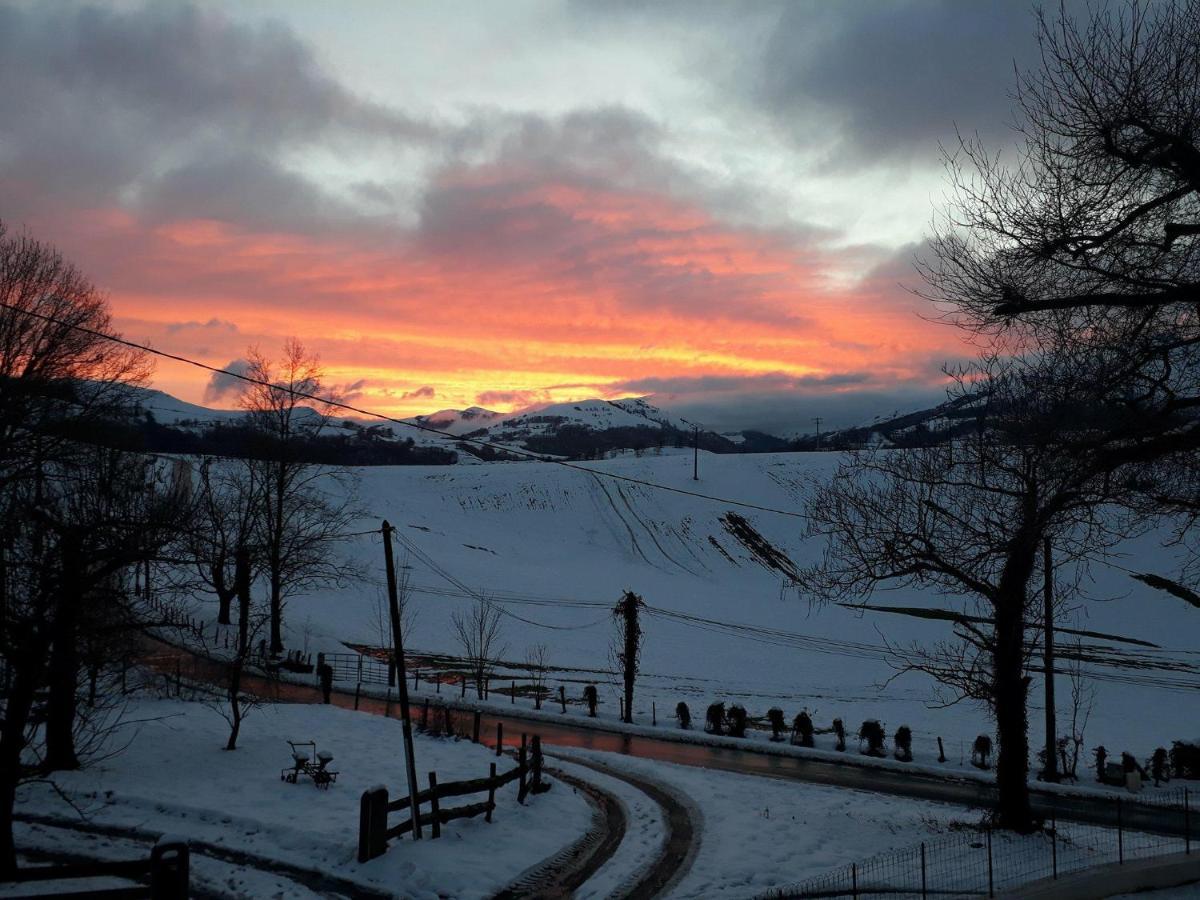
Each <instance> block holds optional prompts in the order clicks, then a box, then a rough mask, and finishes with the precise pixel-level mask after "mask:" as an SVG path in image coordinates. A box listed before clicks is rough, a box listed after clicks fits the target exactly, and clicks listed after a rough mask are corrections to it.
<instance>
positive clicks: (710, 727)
mask: <svg viewBox="0 0 1200 900" xmlns="http://www.w3.org/2000/svg"><path fill="white" fill-rule="evenodd" d="M704 730H705V731H707V732H708V733H709V734H724V733H725V704H724V703H710V704H709V706H708V712H707V713H705V714H704Z"/></svg>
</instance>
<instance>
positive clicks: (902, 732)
mask: <svg viewBox="0 0 1200 900" xmlns="http://www.w3.org/2000/svg"><path fill="white" fill-rule="evenodd" d="M892 743H893V744H894V745H895V750H894V751H893V752H894V755H895V757H896V759H898V760H900V761H901V762H912V758H913V754H912V729H911V728H909V727H908V726H907V725H901V726H900V727H899V728H897V729H896V734H895V735H894V736H893V737H892Z"/></svg>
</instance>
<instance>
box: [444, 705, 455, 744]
mask: <svg viewBox="0 0 1200 900" xmlns="http://www.w3.org/2000/svg"><path fill="white" fill-rule="evenodd" d="M442 712H443V713H444V714H445V719H446V737H453V735H454V723H453V722H451V721H450V707H449V705H444V706H442Z"/></svg>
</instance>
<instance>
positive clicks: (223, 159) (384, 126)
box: [0, 4, 438, 218]
mask: <svg viewBox="0 0 1200 900" xmlns="http://www.w3.org/2000/svg"><path fill="white" fill-rule="evenodd" d="M0 81H2V82H3V84H4V85H5V89H4V91H2V92H0V121H4V123H5V127H4V135H3V137H2V138H0V178H3V179H4V182H5V184H6V187H7V186H10V185H11V186H13V189H12V191H11V193H10V195H9V196H8V197H7V198H6V199H7V208H8V216H9V217H10V218H19V217H20V216H23V215H30V214H32V213H33V212H36V211H37V210H38V209H42V208H45V206H46V205H47V204H48V203H50V202H52V201H57V202H60V203H61V204H62V205H64V207H65V208H71V207H72V206H75V207H78V206H86V205H100V204H103V203H108V204H117V203H126V204H127V203H128V202H129V196H130V195H131V194H134V195H136V194H137V192H138V190H139V189H142V190H143V191H144V192H145V195H146V198H147V200H148V202H154V203H155V204H156V207H155V209H156V211H157V212H158V213H159V214H161V213H162V212H163V211H164V210H165V209H166V203H167V201H168V200H175V201H180V202H183V201H189V200H195V199H196V198H197V195H198V194H199V193H200V192H202V191H203V187H204V185H205V184H208V185H210V186H213V185H215V186H217V187H221V186H222V185H221V183H219V182H215V180H214V176H215V175H216V174H217V173H218V171H219V170H220V168H221V166H224V167H225V170H226V174H228V175H230V176H231V178H230V180H229V181H228V182H227V183H226V184H225V185H224V187H225V190H224V192H223V193H220V194H219V195H218V197H216V198H215V199H213V200H211V201H210V204H209V205H210V206H215V207H218V211H220V212H221V213H222V214H223V215H226V216H230V217H240V215H241V214H242V213H245V212H248V211H249V212H253V211H255V209H257V210H258V211H259V215H260V216H265V215H267V214H269V211H270V207H262V206H261V205H259V206H257V207H256V206H254V205H253V204H256V203H258V201H260V200H261V199H264V194H265V195H266V199H274V198H278V197H279V196H280V195H281V194H282V192H283V191H284V189H285V187H286V186H289V185H290V186H291V187H292V188H294V189H295V198H294V199H293V201H292V203H291V206H290V208H289V210H288V211H289V212H293V211H294V210H295V209H296V207H297V206H299V205H300V204H301V203H303V202H305V200H306V199H307V200H308V201H311V205H312V206H313V213H312V215H320V214H323V213H325V212H328V211H329V206H330V204H329V203H328V201H327V198H324V197H323V196H322V195H321V192H320V191H319V190H318V189H317V188H315V187H312V186H309V185H305V184H303V183H301V180H300V179H299V178H298V177H297V176H295V175H291V174H289V173H288V172H286V171H285V170H283V169H279V170H278V171H274V172H272V171H271V168H272V166H273V165H274V164H273V163H272V162H271V160H273V159H276V158H279V157H281V156H282V155H283V154H284V153H285V152H293V151H297V150H303V149H305V148H307V147H310V146H313V145H316V144H320V145H334V146H339V145H344V144H347V143H350V142H352V141H354V140H359V141H361V140H363V139H364V138H370V139H384V140H395V141H400V142H418V143H425V142H428V141H432V140H434V139H435V137H436V135H437V133H438V129H437V128H436V127H435V126H433V125H431V124H430V123H427V122H424V121H419V120H415V119H412V118H409V117H407V116H405V115H404V114H403V113H401V112H397V111H395V110H391V109H388V108H385V107H382V106H379V105H377V104H374V103H371V102H368V101H366V100H364V99H362V98H360V97H358V96H356V95H354V94H353V93H351V92H349V91H347V90H346V89H345V88H344V87H343V86H342V85H341V84H340V83H339V82H338V81H336V80H335V79H334V78H333V77H331V76H330V75H329V74H328V73H326V72H325V71H324V70H323V69H322V67H321V65H320V64H319V62H318V61H317V58H316V56H315V55H314V53H313V50H312V48H311V47H309V46H308V45H307V44H305V43H303V42H302V41H300V40H299V39H298V38H297V37H296V36H295V35H294V34H293V33H292V32H291V31H290V30H289V29H288V28H287V27H285V26H283V25H280V24H271V23H268V24H264V25H258V26H252V25H245V24H238V23H235V22H233V21H232V20H230V19H227V18H225V17H223V16H221V15H219V14H217V13H215V12H210V11H207V10H202V9H199V8H197V7H195V6H192V5H186V4H161V5H158V4H152V5H147V6H145V7H141V8H134V9H110V8H98V7H95V6H86V5H85V6H75V5H51V4H45V5H42V4H39V5H29V6H17V5H4V6H0ZM214 160H216V161H217V162H214ZM254 176H257V177H262V178H263V179H264V180H265V182H266V184H267V188H264V189H262V190H260V191H259V193H258V195H257V196H254V195H251V196H249V197H247V200H246V201H245V203H244V204H241V205H239V204H238V203H236V202H235V201H236V191H235V190H234V188H237V189H244V188H245V187H246V186H247V185H248V184H249V183H250V181H251V178H252V177H254ZM219 201H223V205H222V203H221V202H219ZM177 212H178V213H179V214H181V215H187V214H188V210H186V209H180V210H177Z"/></svg>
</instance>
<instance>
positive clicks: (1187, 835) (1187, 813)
mask: <svg viewBox="0 0 1200 900" xmlns="http://www.w3.org/2000/svg"><path fill="white" fill-rule="evenodd" d="M1183 852H1184V853H1185V854H1191V852H1192V807H1191V804H1190V803H1189V798H1188V789H1187V788H1184V789H1183Z"/></svg>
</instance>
